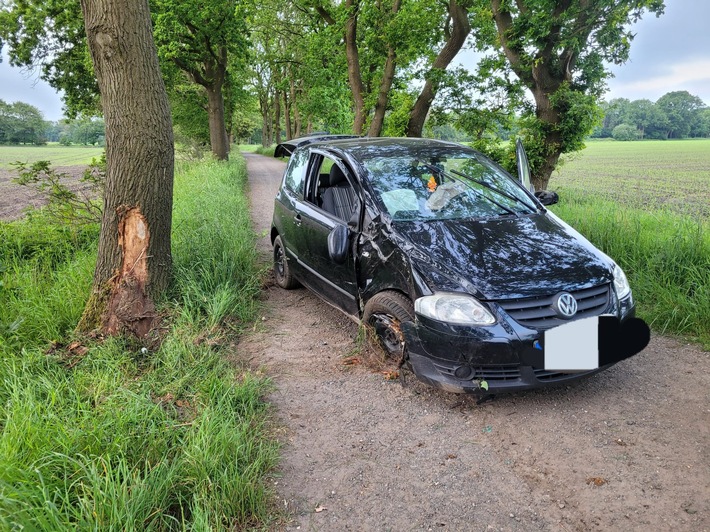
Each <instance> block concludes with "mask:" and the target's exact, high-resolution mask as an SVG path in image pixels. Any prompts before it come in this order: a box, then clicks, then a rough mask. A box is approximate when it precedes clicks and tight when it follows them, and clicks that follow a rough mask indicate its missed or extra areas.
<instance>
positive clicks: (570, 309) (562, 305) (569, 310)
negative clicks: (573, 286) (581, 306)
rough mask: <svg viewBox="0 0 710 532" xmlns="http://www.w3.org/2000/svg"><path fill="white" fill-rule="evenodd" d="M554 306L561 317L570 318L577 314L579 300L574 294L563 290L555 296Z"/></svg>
mask: <svg viewBox="0 0 710 532" xmlns="http://www.w3.org/2000/svg"><path fill="white" fill-rule="evenodd" d="M552 308H554V309H555V312H557V315H558V316H559V317H560V318H565V319H569V318H572V317H573V316H574V315H575V314H577V300H576V299H575V298H574V296H573V295H572V294H568V293H567V292H562V293H561V294H559V295H558V296H557V297H556V298H555V301H554V303H553V304H552Z"/></svg>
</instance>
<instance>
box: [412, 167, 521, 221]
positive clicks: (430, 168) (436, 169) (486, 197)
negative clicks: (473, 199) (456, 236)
mask: <svg viewBox="0 0 710 532" xmlns="http://www.w3.org/2000/svg"><path fill="white" fill-rule="evenodd" d="M417 162H418V163H421V164H422V165H424V166H426V167H427V168H428V169H429V170H431V171H432V172H434V173H437V174H442V175H443V176H444V177H448V178H449V179H454V178H453V177H452V176H451V174H450V173H449V172H447V171H446V170H443V169H441V168H439V167H437V166H434V165H433V164H429V163H425V162H424V161H417ZM452 172H455V173H457V174H459V175H461V176H463V177H465V178H466V179H471V178H470V177H468V176H466V175H463V174H461V173H460V172H456V170H452ZM454 181H455V179H454ZM471 181H475V180H474V179H471ZM469 190H471V191H472V192H473V193H474V194H476V196H478V197H479V198H483V199H487V200H488V201H490V202H491V203H492V204H493V205H495V206H496V207H498V208H499V209H503V210H504V211H505V212H507V213H508V214H512V215H513V216H516V217H518V216H519V215H520V213H519V212H516V211H514V210H513V209H511V208H509V207H506V206H505V205H503V204H501V203H498V202H497V201H496V200H494V199H493V198H489V197H488V196H486V195H485V194H482V193H481V192H479V191H478V190H476V189H474V188H472V187H469ZM494 191H495V189H494ZM501 194H504V195H507V194H505V193H501ZM513 199H515V198H513ZM518 201H521V200H518ZM521 203H522V202H521ZM523 204H524V205H526V206H527V204H525V203H523Z"/></svg>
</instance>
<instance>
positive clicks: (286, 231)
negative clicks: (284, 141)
mask: <svg viewBox="0 0 710 532" xmlns="http://www.w3.org/2000/svg"><path fill="white" fill-rule="evenodd" d="M308 159H309V152H308V150H307V149H302V150H297V151H295V152H294V153H293V155H292V156H291V158H290V159H289V163H288V166H287V167H286V172H285V173H284V178H283V182H282V184H281V187H280V188H279V191H278V193H277V194H276V200H275V202H274V226H275V227H276V229H277V231H278V233H279V235H281V240H282V242H283V246H284V251H285V253H286V259H287V260H288V261H289V265H290V268H291V270H292V271H293V273H294V274H295V275H296V277H297V278H299V279H300V278H301V277H302V276H303V275H304V272H303V268H302V262H301V260H300V258H301V257H302V256H303V255H305V254H306V253H307V241H306V239H305V238H304V237H303V234H302V231H301V227H300V226H301V214H300V212H301V211H302V209H303V208H302V205H303V202H304V194H305V190H306V176H307V168H308V162H309V161H308Z"/></svg>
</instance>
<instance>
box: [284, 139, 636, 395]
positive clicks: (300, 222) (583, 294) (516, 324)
mask: <svg viewBox="0 0 710 532" xmlns="http://www.w3.org/2000/svg"><path fill="white" fill-rule="evenodd" d="M276 155H277V156H281V155H290V160H289V163H288V166H287V168H286V172H285V174H284V178H283V182H282V185H281V187H280V190H279V192H278V194H277V196H276V201H275V206H274V218H273V226H272V229H271V241H272V243H273V246H274V269H275V277H276V281H277V283H278V284H279V285H280V286H281V287H283V288H293V287H295V286H297V285H298V284H299V283H302V284H303V285H305V286H306V287H308V288H309V289H311V290H312V291H313V292H315V293H316V294H317V295H318V296H320V297H321V298H322V299H324V300H325V301H326V302H328V303H330V304H331V305H333V306H335V307H337V308H338V309H340V310H341V311H343V312H344V313H346V314H347V315H349V316H351V317H352V318H353V319H355V320H356V321H358V322H362V323H365V324H368V325H370V326H372V327H373V328H374V331H375V332H376V334H377V337H378V339H379V341H380V343H381V345H382V346H383V347H384V349H385V350H386V351H388V352H389V353H390V354H392V355H393V356H396V357H398V358H400V359H401V361H402V363H403V364H405V365H406V366H407V367H408V368H410V369H411V370H412V371H413V373H414V374H415V375H416V376H417V377H418V378H419V379H421V380H422V381H424V382H427V383H429V384H432V385H434V386H438V387H441V388H444V389H447V390H450V391H455V392H475V391H478V390H479V389H480V383H481V382H483V381H485V382H486V383H487V386H488V387H489V391H490V392H495V391H498V392H500V391H515V390H521V389H526V388H533V387H538V386H542V385H548V384H552V383H560V382H566V381H569V380H572V379H576V378H579V377H582V376H585V375H589V374H592V373H594V372H596V371H599V370H600V369H603V368H604V367H607V366H608V365H609V364H606V365H603V364H601V363H600V364H599V367H596V366H594V367H592V368H590V369H587V370H579V369H576V370H574V371H570V370H567V369H554V368H552V369H551V368H546V367H545V362H544V358H543V357H542V353H543V351H544V342H545V334H546V332H548V331H551V330H553V329H555V328H558V327H560V326H562V325H563V324H566V323H571V322H573V321H576V320H581V319H583V318H588V317H592V316H601V315H605V316H613V317H615V318H616V320H617V321H618V323H623V322H624V321H625V320H627V319H629V318H631V317H633V315H634V302H633V299H632V296H631V289H630V288H629V284H628V282H627V280H626V277H625V275H624V273H623V272H622V270H621V269H620V268H619V267H618V266H617V265H616V264H615V263H614V261H612V260H611V259H610V258H609V257H607V256H606V255H605V254H604V253H602V252H601V251H599V250H597V249H596V248H595V247H594V246H593V245H592V244H590V243H589V242H588V241H587V240H586V239H585V238H584V237H582V236H581V235H580V234H578V233H577V232H576V231H575V230H574V229H572V228H571V227H569V226H568V225H567V224H565V223H564V222H563V221H562V220H560V219H559V218H558V217H557V216H555V215H554V214H553V213H551V212H550V211H549V210H547V209H546V208H545V206H544V205H543V203H542V202H544V203H546V204H549V203H553V202H555V201H556V197H555V195H554V194H543V195H538V196H537V197H536V195H535V194H533V193H531V192H530V190H531V188H530V185H529V180H528V178H527V177H526V176H527V175H528V173H527V161H526V159H525V157H524V153H523V152H519V160H518V162H519V175H520V176H522V177H521V180H520V181H519V180H516V179H514V178H512V177H511V176H510V175H509V174H507V173H506V172H505V171H504V170H503V169H501V168H500V167H499V166H498V165H496V164H495V163H493V162H491V161H490V160H489V159H487V158H486V157H484V156H483V155H481V154H480V153H478V152H476V151H475V150H472V149H470V148H468V147H465V146H462V145H459V144H453V143H447V142H440V141H435V140H429V139H401V138H397V139H386V138H338V137H330V138H328V139H320V138H314V137H311V138H304V139H296V140H294V141H290V142H288V143H284V144H281V145H279V146H278V147H277V150H276ZM569 347H570V356H574V352H575V346H574V345H570V346H569ZM570 367H572V364H570Z"/></svg>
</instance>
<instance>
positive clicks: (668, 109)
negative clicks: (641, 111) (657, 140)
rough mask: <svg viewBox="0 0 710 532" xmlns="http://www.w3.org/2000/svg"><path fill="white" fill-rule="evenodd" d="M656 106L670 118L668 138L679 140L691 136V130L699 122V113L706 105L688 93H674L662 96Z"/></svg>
mask: <svg viewBox="0 0 710 532" xmlns="http://www.w3.org/2000/svg"><path fill="white" fill-rule="evenodd" d="M656 105H657V106H658V107H660V108H661V109H662V110H663V111H664V112H665V113H666V116H667V117H668V138H671V139H677V138H683V137H687V136H688V135H690V130H691V129H692V128H693V126H694V125H695V123H696V122H697V121H698V120H699V115H698V112H699V111H700V109H703V108H704V107H705V103H704V102H703V101H702V100H701V99H700V98H698V97H697V96H693V95H692V94H690V93H689V92H688V91H674V92H669V93H667V94H664V95H663V96H661V97H660V98H659V99H658V101H657V102H656Z"/></svg>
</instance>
